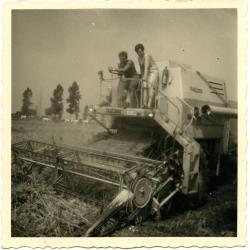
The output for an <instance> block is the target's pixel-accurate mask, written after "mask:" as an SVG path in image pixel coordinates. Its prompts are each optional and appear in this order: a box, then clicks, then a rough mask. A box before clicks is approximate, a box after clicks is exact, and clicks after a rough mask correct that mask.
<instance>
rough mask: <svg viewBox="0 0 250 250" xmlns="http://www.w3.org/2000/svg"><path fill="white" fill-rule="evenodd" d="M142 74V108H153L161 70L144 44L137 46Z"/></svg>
mask: <svg viewBox="0 0 250 250" xmlns="http://www.w3.org/2000/svg"><path fill="white" fill-rule="evenodd" d="M135 52H136V53H137V55H138V62H139V65H140V71H141V76H142V108H149V109H150V108H152V102H153V100H154V98H155V94H156V91H157V88H158V81H159V70H158V67H157V65H156V63H155V61H154V59H153V57H152V56H151V55H149V54H148V53H145V51H144V46H143V44H141V43H139V44H137V45H136V46H135Z"/></svg>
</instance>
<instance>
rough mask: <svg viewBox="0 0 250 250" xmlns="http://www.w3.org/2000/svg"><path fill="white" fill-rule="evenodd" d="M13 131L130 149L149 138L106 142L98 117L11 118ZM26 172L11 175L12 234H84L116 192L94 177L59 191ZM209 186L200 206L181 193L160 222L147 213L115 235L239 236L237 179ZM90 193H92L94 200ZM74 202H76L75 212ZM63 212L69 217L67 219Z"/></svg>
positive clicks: (23, 136) (17, 136)
mask: <svg viewBox="0 0 250 250" xmlns="http://www.w3.org/2000/svg"><path fill="white" fill-rule="evenodd" d="M11 131H12V135H11V141H12V143H15V142H19V141H22V140H29V139H32V140H38V141H43V142H49V143H52V142H53V141H55V142H60V143H65V144H68V145H74V146H79V147H81V146H86V145H88V146H91V147H98V148H101V149H103V150H110V151H115V152H122V153H126V154H133V153H135V152H137V151H140V149H141V148H142V147H143V145H145V143H146V140H147V138H135V137H132V138H127V139H128V141H129V143H128V144H127V145H126V148H124V147H123V143H122V141H118V142H117V141H115V140H117V139H113V141H112V139H111V140H109V141H108V145H109V147H108V148H107V143H105V140H106V139H107V138H106V133H105V131H104V130H103V129H102V128H101V127H100V126H99V125H97V124H96V123H94V122H92V123H87V124H86V123H84V124H80V123H75V124H74V123H65V122H52V121H48V122H42V121H28V120H26V121H12V129H11ZM137 139H138V140H137ZM118 140H119V139H118ZM117 145H118V146H117ZM14 171H15V170H14V169H13V166H12V172H14ZM15 176H16V175H15ZM17 176H18V175H17ZM22 178H23V179H22ZM22 178H21V179H22V180H21V181H20V180H18V181H17V180H16V179H15V180H12V190H11V191H12V236H82V235H83V234H84V232H85V231H86V229H87V228H88V226H89V225H90V224H91V223H93V222H94V220H95V219H96V218H97V216H99V215H100V213H101V211H102V208H103V207H102V206H104V204H105V201H107V200H109V199H111V198H112V197H110V196H113V195H114V194H115V192H113V191H109V190H107V189H106V188H99V189H97V186H99V185H96V184H93V183H89V186H88V189H86V190H85V193H81V195H80V196H75V195H73V194H72V195H71V194H70V193H69V194H58V193H57V192H55V190H53V188H52V187H51V186H50V185H48V184H47V183H45V182H44V181H43V180H39V178H38V177H36V176H34V175H32V177H31V178H30V179H26V178H24V177H22ZM76 185H77V184H76ZM210 186H211V188H210V189H209V192H208V197H207V200H206V202H205V203H204V204H203V205H201V206H200V207H198V208H195V209H194V208H192V209H191V208H190V207H188V206H187V205H186V203H185V202H184V201H183V199H182V197H177V198H176V200H175V202H174V204H173V207H172V210H171V212H170V214H168V216H166V217H164V218H163V219H162V220H161V221H160V222H156V221H154V220H153V219H148V220H147V221H145V222H143V223H142V224H140V225H136V226H134V225H131V226H128V227H125V228H123V229H121V230H118V231H116V232H115V233H114V234H113V235H112V236H119V237H121V236H130V237H136V236H164V237H167V236H186V237H187V236H201V237H204V236H218V237H221V236H225V237H227V236H228V237H232V236H237V182H236V180H235V179H228V180H227V181H224V182H223V183H221V182H220V183H218V181H217V180H214V183H211V185H210ZM89 197H92V198H93V199H92V201H91V202H90V200H89V199H87V198H89ZM85 198H86V199H85ZM94 198H96V199H94ZM55 207H56V208H57V209H56V210H55ZM72 207H74V209H75V208H76V209H75V210H74V213H73V212H72V211H73V210H72ZM39 211H40V212H41V213H40V215H38V214H37V213H38V212H39ZM62 218H68V219H67V220H66V219H65V220H66V222H65V220H62ZM39 221H40V222H39ZM41 222H43V223H41Z"/></svg>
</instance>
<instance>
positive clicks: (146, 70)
mask: <svg viewBox="0 0 250 250" xmlns="http://www.w3.org/2000/svg"><path fill="white" fill-rule="evenodd" d="M149 60H150V58H149V55H145V68H144V75H143V80H145V81H147V79H148V68H149Z"/></svg>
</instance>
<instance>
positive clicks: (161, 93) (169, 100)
mask: <svg viewBox="0 0 250 250" xmlns="http://www.w3.org/2000/svg"><path fill="white" fill-rule="evenodd" d="M158 94H160V95H162V96H163V97H164V98H165V100H166V101H167V104H171V105H172V106H173V107H174V108H175V109H176V112H177V117H178V120H177V123H176V122H175V121H174V120H173V119H171V118H170V116H169V114H168V113H167V114H166V115H167V118H168V119H169V120H170V121H171V122H172V123H174V124H175V129H176V128H177V127H180V113H181V112H180V109H179V107H178V106H177V105H176V104H175V103H174V102H173V101H171V99H170V98H169V97H168V96H167V95H166V94H165V93H164V92H163V91H161V90H158ZM158 110H159V111H160V109H159V105H158ZM160 115H161V116H163V115H164V114H163V113H162V112H161V111H160Z"/></svg>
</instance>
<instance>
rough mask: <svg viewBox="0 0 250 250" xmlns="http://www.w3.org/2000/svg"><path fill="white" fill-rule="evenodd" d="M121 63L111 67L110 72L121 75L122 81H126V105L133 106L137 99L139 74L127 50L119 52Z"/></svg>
mask: <svg viewBox="0 0 250 250" xmlns="http://www.w3.org/2000/svg"><path fill="white" fill-rule="evenodd" d="M118 56H119V59H120V63H119V64H118V67H117V68H115V69H114V68H112V67H109V72H110V73H114V74H117V75H120V76H121V81H123V82H124V94H125V96H126V100H125V106H126V107H133V106H135V105H134V101H135V96H134V94H135V90H136V88H137V86H138V82H139V76H138V74H137V72H136V69H135V65H134V62H133V61H132V60H129V59H128V54H127V52H126V51H122V52H120V53H119V55H118Z"/></svg>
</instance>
